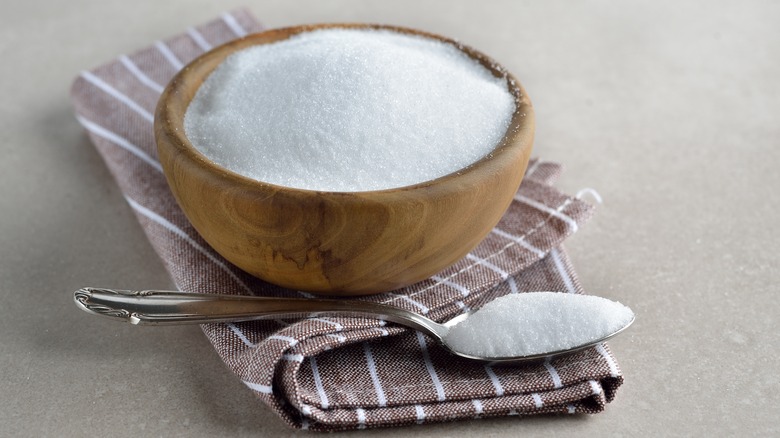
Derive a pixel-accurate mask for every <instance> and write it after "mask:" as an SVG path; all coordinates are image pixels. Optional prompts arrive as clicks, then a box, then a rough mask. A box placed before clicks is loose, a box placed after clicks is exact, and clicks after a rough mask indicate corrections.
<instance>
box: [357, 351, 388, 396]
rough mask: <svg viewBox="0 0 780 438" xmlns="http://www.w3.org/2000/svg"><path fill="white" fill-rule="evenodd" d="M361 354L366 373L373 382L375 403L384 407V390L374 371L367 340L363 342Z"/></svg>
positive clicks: (374, 364)
mask: <svg viewBox="0 0 780 438" xmlns="http://www.w3.org/2000/svg"><path fill="white" fill-rule="evenodd" d="M363 355H364V356H365V357H366V365H368V373H369V374H370V375H371V382H372V383H373V384H374V392H376V399H377V404H378V405H379V406H381V407H385V406H387V399H386V398H385V391H384V390H383V389H382V382H380V381H379V375H378V374H377V373H376V363H374V356H373V355H372V354H371V346H369V345H368V342H363Z"/></svg>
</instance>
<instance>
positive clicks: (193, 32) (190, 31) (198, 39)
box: [187, 27, 211, 52]
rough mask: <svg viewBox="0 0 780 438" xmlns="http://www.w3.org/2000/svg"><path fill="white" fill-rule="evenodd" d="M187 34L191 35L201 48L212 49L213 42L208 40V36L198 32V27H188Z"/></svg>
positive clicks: (206, 50)
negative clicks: (205, 36) (210, 42)
mask: <svg viewBox="0 0 780 438" xmlns="http://www.w3.org/2000/svg"><path fill="white" fill-rule="evenodd" d="M187 35H189V36H190V38H192V41H195V44H197V45H198V47H200V49H201V50H203V51H204V52H208V51H209V50H211V44H209V42H208V41H206V38H204V37H203V34H201V33H200V32H198V29H195V28H194V27H190V28H187Z"/></svg>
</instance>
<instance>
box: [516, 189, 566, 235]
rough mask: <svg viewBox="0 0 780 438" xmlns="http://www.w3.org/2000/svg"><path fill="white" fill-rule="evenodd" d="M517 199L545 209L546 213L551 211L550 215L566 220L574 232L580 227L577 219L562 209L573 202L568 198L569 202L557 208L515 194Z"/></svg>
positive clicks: (539, 208)
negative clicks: (564, 212)
mask: <svg viewBox="0 0 780 438" xmlns="http://www.w3.org/2000/svg"><path fill="white" fill-rule="evenodd" d="M515 199H516V200H518V201H520V202H522V203H523V204H526V205H530V206H531V207H533V208H535V209H537V210H540V211H543V212H545V213H549V214H550V215H552V216H555V217H557V218H558V219H560V220H562V221H564V222H566V224H567V225H568V226H569V228H571V230H572V232H577V230H578V229H579V227H578V226H577V221H575V220H574V219H572V218H570V217H569V216H567V215H565V214H563V213H562V212H561V210H562V209H563V208H564V207H566V206H567V205H569V203H570V202H571V201H569V200H567V202H564V203H563V205H561V206H560V207H558V208H557V209H556V208H550V207H548V206H546V205H544V204H542V203H541V202H539V201H534V200H533V199H531V198H528V197H525V196H523V195H515Z"/></svg>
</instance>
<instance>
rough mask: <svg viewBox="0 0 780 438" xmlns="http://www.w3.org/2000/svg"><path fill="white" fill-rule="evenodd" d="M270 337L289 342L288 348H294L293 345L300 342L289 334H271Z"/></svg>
mask: <svg viewBox="0 0 780 438" xmlns="http://www.w3.org/2000/svg"><path fill="white" fill-rule="evenodd" d="M268 339H275V340H277V341H285V342H287V343H288V344H289V345H288V346H287V347H288V348H292V347H294V346H296V345H298V342H299V341H298V340H297V339H295V338H291V337H289V336H282V335H271V336H269V337H268Z"/></svg>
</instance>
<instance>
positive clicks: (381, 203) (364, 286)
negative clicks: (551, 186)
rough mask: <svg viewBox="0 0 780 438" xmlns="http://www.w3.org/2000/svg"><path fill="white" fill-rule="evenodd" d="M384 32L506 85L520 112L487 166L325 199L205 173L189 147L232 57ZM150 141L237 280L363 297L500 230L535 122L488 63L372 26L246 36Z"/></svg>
mask: <svg viewBox="0 0 780 438" xmlns="http://www.w3.org/2000/svg"><path fill="white" fill-rule="evenodd" d="M334 27H337V28H357V29H366V28H371V29H377V28H378V29H388V30H392V31H396V32H400V33H404V34H413V35H420V36H424V37H428V38H433V39H437V40H441V41H444V42H447V43H450V44H453V45H454V46H456V47H457V48H458V49H460V50H462V51H463V52H464V53H466V54H467V55H468V56H470V57H472V58H473V59H476V60H477V61H479V62H480V63H481V64H482V65H484V66H485V67H486V68H487V69H489V70H490V71H491V72H492V73H493V74H494V75H495V76H497V77H507V79H508V80H507V84H508V89H509V91H510V92H511V93H512V95H514V97H515V99H516V111H515V113H514V115H513V117H512V121H511V125H510V127H509V129H508V130H507V132H506V134H505V135H504V137H503V139H502V140H501V142H500V143H499V144H498V145H497V146H496V148H495V150H494V151H493V152H492V153H491V154H489V156H487V157H485V158H483V159H482V160H480V161H478V162H476V163H474V164H472V165H470V166H468V167H466V168H464V169H462V170H460V171H457V172H455V173H452V174H449V175H446V176H443V177H441V178H437V179H435V180H431V181H427V182H423V183H421V184H416V185H412V186H406V187H401V188H396V189H388V190H378V191H367V192H319V191H311V190H302V189H295V188H289V187H281V186H277V185H272V184H267V183H263V182H259V181H256V180H253V179H250V178H247V177H244V176H242V175H239V174H237V173H234V172H232V171H230V170H227V169H225V168H223V167H221V166H219V165H217V164H215V163H214V162H212V161H210V160H209V159H208V158H206V157H205V156H204V155H203V154H201V153H200V152H198V151H197V150H196V149H195V148H194V147H193V146H192V144H191V143H190V141H189V140H188V139H187V137H186V136H185V131H184V114H185V112H186V110H187V106H188V105H189V103H190V101H191V100H192V99H193V97H194V96H195V93H196V91H197V90H198V87H199V86H200V85H201V83H203V81H204V80H205V79H206V77H208V75H209V74H210V73H211V72H212V71H213V70H214V69H215V68H216V67H217V66H218V65H219V64H220V63H221V62H222V61H223V60H224V59H225V58H226V57H227V56H228V55H230V54H231V53H233V52H235V51H237V50H241V49H244V48H246V47H249V46H254V45H257V44H267V43H271V42H274V41H279V40H283V39H286V38H289V37H290V36H292V35H295V34H298V33H301V32H306V31H311V30H316V29H323V28H334ZM154 131H155V137H156V140H157V145H158V150H159V155H160V161H161V163H162V166H163V169H164V171H165V175H166V177H167V179H168V183H169V185H170V187H171V190H172V191H173V194H174V196H175V197H176V200H177V201H178V203H179V205H180V206H181V209H182V210H183V211H184V213H185V214H186V216H187V218H188V219H189V220H190V222H192V225H193V226H194V227H195V229H196V230H197V231H198V232H199V233H200V234H201V235H202V236H203V238H204V239H205V240H206V241H207V242H208V243H209V244H210V245H211V246H212V247H213V248H214V249H215V250H216V251H217V252H218V253H220V254H221V255H222V256H223V257H225V258H226V259H227V260H228V261H230V262H232V263H234V264H235V265H236V266H238V267H239V268H241V269H243V270H245V271H247V272H249V273H251V274H252V275H255V276H257V277H259V278H262V279H264V280H266V281H268V282H271V283H274V284H278V285H280V286H284V287H288V288H292V289H298V290H305V291H310V292H312V293H317V294H327V295H364V294H373V293H380V292H385V291H389V290H393V289H397V288H400V287H403V286H407V285H410V284H412V283H415V282H418V281H420V280H423V279H425V278H428V277H430V276H431V275H433V274H436V273H437V272H439V271H441V270H442V269H444V268H445V267H447V266H449V265H450V264H452V263H454V262H456V261H457V260H459V259H460V258H462V257H464V256H465V255H466V254H467V253H468V252H469V251H470V250H471V249H473V248H474V247H475V246H476V245H477V244H478V243H479V242H480V241H481V240H482V239H483V238H484V237H485V235H487V233H488V232H490V230H491V229H492V228H493V227H494V226H495V225H496V223H498V221H499V219H500V218H501V216H502V215H503V214H504V211H505V210H506V208H507V207H508V206H509V204H510V202H511V201H512V197H513V196H514V194H515V192H516V191H517V188H518V187H519V185H520V181H521V179H522V177H523V173H524V171H525V168H526V166H527V164H528V159H529V156H530V154H531V146H532V143H533V136H534V113H533V108H532V106H531V102H530V100H529V99H528V97H527V96H526V95H525V91H524V90H523V89H522V87H521V86H520V83H519V82H518V81H517V80H516V79H515V78H514V77H512V76H511V75H510V74H509V73H508V72H506V70H504V69H503V68H502V67H501V66H499V65H498V64H497V63H495V62H494V61H493V60H491V59H490V58H488V57H487V56H485V55H483V54H481V53H479V52H477V51H476V50H474V49H471V48H469V47H466V46H463V45H461V44H460V43H457V42H455V41H453V40H451V39H448V38H444V37H441V36H437V35H432V34H429V33H425V32H420V31H416V30H411V29H404V28H399V27H392V26H378V25H365V24H328V25H311V26H296V27H290V28H285V29H276V30H270V31H267V32H263V33H259V34H254V35H249V36H247V37H245V38H242V39H239V40H236V41H233V42H230V43H228V44H226V45H223V46H220V47H217V48H215V49H213V50H211V51H210V52H208V53H205V54H204V55H202V56H200V57H199V58H197V59H195V60H194V61H193V62H192V63H190V64H189V65H187V66H186V67H185V68H184V69H183V70H182V71H181V72H180V73H179V74H178V75H176V77H174V78H173V80H172V81H171V83H170V84H169V85H168V86H167V87H166V89H165V91H164V92H163V94H162V97H161V98H160V101H159V104H158V106H157V110H156V114H155V120H154Z"/></svg>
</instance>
